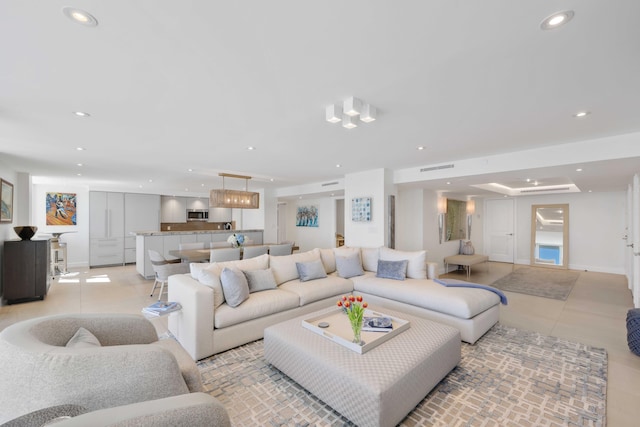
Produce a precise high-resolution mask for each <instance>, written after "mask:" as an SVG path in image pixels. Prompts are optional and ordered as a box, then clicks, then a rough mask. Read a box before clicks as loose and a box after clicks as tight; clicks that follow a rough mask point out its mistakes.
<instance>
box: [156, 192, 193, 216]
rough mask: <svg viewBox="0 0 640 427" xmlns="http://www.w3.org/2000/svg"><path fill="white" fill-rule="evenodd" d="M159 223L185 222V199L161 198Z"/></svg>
mask: <svg viewBox="0 0 640 427" xmlns="http://www.w3.org/2000/svg"><path fill="white" fill-rule="evenodd" d="M161 202H162V214H161V217H160V218H161V219H160V220H161V222H187V198H186V197H173V196H162V197H161Z"/></svg>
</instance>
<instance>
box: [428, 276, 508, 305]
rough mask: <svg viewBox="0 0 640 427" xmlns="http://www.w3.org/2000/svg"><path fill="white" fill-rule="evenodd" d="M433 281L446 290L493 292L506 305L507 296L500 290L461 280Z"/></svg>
mask: <svg viewBox="0 0 640 427" xmlns="http://www.w3.org/2000/svg"><path fill="white" fill-rule="evenodd" d="M433 281H434V282H436V283H439V284H440V285H442V286H446V287H448V288H478V289H484V290H485V291H489V292H493V293H494V294H496V295H498V296H499V297H500V302H501V303H502V304H504V305H507V296H506V295H505V294H504V293H503V292H502V291H501V290H500V289H496V288H492V287H491V286H487V285H480V284H478V283H471V282H465V281H463V280H455V279H433Z"/></svg>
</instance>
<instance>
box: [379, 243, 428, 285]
mask: <svg viewBox="0 0 640 427" xmlns="http://www.w3.org/2000/svg"><path fill="white" fill-rule="evenodd" d="M380 259H382V260H385V261H402V260H405V259H406V260H407V261H408V264H407V277H409V278H411V279H426V278H427V251H398V250H395V249H390V248H387V247H383V248H380Z"/></svg>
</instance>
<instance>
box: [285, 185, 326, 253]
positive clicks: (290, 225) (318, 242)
mask: <svg viewBox="0 0 640 427" xmlns="http://www.w3.org/2000/svg"><path fill="white" fill-rule="evenodd" d="M298 206H317V207H318V226H317V227H296V213H297V211H298ZM286 211H287V233H286V235H287V240H291V241H294V242H295V243H296V245H298V246H299V247H300V252H305V251H309V250H311V249H314V248H333V247H335V245H336V240H335V230H336V199H335V198H333V197H324V198H317V199H303V200H298V201H296V202H287V203H286Z"/></svg>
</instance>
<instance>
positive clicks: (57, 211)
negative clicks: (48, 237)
mask: <svg viewBox="0 0 640 427" xmlns="http://www.w3.org/2000/svg"><path fill="white" fill-rule="evenodd" d="M46 209H47V213H46V218H47V225H77V223H76V193H47V201H46Z"/></svg>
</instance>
